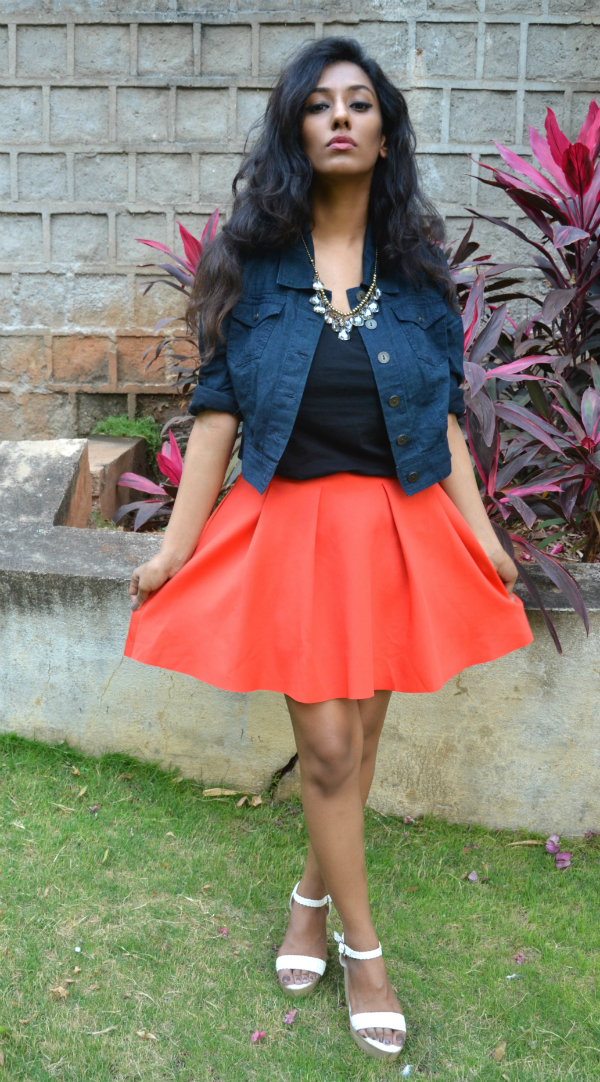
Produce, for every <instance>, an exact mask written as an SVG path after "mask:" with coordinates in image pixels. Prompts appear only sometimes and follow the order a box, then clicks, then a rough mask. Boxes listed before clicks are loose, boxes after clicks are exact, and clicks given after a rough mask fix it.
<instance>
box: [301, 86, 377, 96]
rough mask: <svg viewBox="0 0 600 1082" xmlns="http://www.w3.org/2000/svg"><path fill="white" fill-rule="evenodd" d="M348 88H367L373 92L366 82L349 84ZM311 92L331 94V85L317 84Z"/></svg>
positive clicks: (370, 92)
mask: <svg viewBox="0 0 600 1082" xmlns="http://www.w3.org/2000/svg"><path fill="white" fill-rule="evenodd" d="M346 90H366V91H368V93H369V94H372V93H373V91H372V90H371V87H370V86H366V85H365V84H364V83H355V84H354V86H347V87H346ZM311 94H331V87H330V86H315V87H313V89H312V90H311Z"/></svg>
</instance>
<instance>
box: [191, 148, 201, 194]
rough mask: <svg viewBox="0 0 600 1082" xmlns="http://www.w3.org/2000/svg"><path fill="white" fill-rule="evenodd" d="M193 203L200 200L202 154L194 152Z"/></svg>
mask: <svg viewBox="0 0 600 1082" xmlns="http://www.w3.org/2000/svg"><path fill="white" fill-rule="evenodd" d="M191 196H192V203H195V204H196V205H197V204H198V203H199V202H200V155H199V154H192V191H191Z"/></svg>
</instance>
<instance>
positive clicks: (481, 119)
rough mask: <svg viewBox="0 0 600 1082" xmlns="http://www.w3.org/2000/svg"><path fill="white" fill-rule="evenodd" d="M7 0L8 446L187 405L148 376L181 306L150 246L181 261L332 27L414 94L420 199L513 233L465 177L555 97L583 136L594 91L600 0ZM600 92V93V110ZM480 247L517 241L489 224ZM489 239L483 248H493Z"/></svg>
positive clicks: (500, 251)
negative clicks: (272, 98)
mask: <svg viewBox="0 0 600 1082" xmlns="http://www.w3.org/2000/svg"><path fill="white" fill-rule="evenodd" d="M263 5H264V0H206V2H205V3H204V4H202V3H199V2H197V0H154V2H153V0H147V2H146V3H143V2H138V3H133V2H128V0H119V2H118V3H117V0H77V2H75V0H57V2H55V3H52V4H50V3H48V2H44V3H41V4H40V3H39V0H1V6H0V437H4V438H8V439H19V438H52V437H59V436H63V437H70V436H76V435H85V434H87V432H89V430H90V428H91V427H92V426H93V424H94V423H95V421H96V420H97V419H99V418H100V417H101V416H104V415H106V414H107V413H114V412H125V411H128V412H129V413H130V415H132V416H133V415H135V414H136V412H137V413H145V412H149V411H150V412H154V413H155V415H156V416H157V417H159V418H160V417H163V418H164V417H165V416H166V415H167V414H168V413H169V412H179V410H180V409H181V403H180V402H179V399H178V395H177V394H175V392H174V389H173V387H172V385H171V384H170V382H169V377H168V375H167V373H166V372H165V369H164V367H163V368H162V369H161V368H160V367H155V368H154V369H150V371H149V372H144V370H143V363H142V354H143V353H144V350H145V348H146V347H147V345H148V343H149V341H150V339H151V337H152V330H153V327H154V325H155V322H156V320H157V319H158V318H159V317H160V316H162V315H164V314H167V313H168V314H171V313H172V312H174V311H176V310H177V304H178V301H179V298H178V296H177V294H175V293H173V292H172V291H171V290H167V289H165V288H162V289H161V287H155V288H154V289H153V290H152V291H151V292H150V294H149V295H148V296H146V297H144V296H143V295H142V287H143V286H144V285H145V284H146V283H147V280H148V275H149V274H150V273H151V272H149V271H146V270H142V269H140V268H139V267H138V266H137V264H139V263H141V262H144V261H145V260H146V259H147V258H151V257H150V256H149V255H148V253H149V251H150V250H149V249H144V248H142V246H140V245H139V244H136V241H135V238H136V237H140V236H141V237H150V238H152V239H155V240H160V241H163V242H165V243H167V244H169V245H170V246H173V247H175V248H178V238H177V230H176V221H181V222H183V224H184V225H185V226H186V227H187V228H189V229H191V231H192V232H194V233H198V232H199V231H200V230H201V228H202V226H203V224H204V222H205V221H206V219H207V216H208V215H209V213H210V212H211V211H212V210H213V209H214V207H215V206H216V205H217V204H218V205H219V206H220V207H221V209H222V213H223V214H224V216H226V214H227V210H228V207H229V205H230V201H231V180H232V177H233V174H234V173H235V169H236V164H237V162H238V161H239V158H240V154H241V152H242V150H243V146H244V141H245V139H246V135H247V133H248V130H249V128H250V126H251V124H252V123H253V121H254V120H255V119H256V118H257V117H258V116H260V114H261V113H262V111H263V109H264V106H265V102H266V100H267V97H268V92H269V88H270V87H271V86H272V83H273V80H274V77H275V75H276V74H277V71H278V70H279V68H280V66H281V64H282V63H283V62H284V61H285V59H286V57H288V56H289V54H290V53H291V52H292V51H293V50H294V49H296V48H297V47H298V46H299V45H301V44H302V43H303V42H305V41H307V40H311V39H314V38H315V37H317V38H318V37H321V36H322V35H324V34H348V35H352V36H355V37H357V38H358V39H359V40H360V41H362V42H363V43H364V44H365V45H366V46H367V48H368V49H369V50H370V51H371V52H372V53H373V55H374V56H375V57H376V58H377V59H378V60H379V61H380V63H381V64H382V65H383V66H384V68H386V70H387V71H388V72H389V73H390V75H392V77H393V78H394V80H395V81H396V82H397V84H398V85H399V86H400V87H401V88H402V89H403V90H405V91H406V92H407V95H408V100H409V106H410V109H411V113H412V117H413V121H414V124H415V127H416V130H417V135H418V140H419V148H418V149H419V163H420V167H421V171H422V175H423V180H424V185H425V188H426V191H427V193H428V194H429V195H430V197H431V198H432V199H433V200H434V201H435V202H436V203H437V205H438V206H439V207H440V209H441V210H442V211H443V213H444V214H445V216H446V218H447V223H448V235H449V237H450V238H455V237H458V236H460V235H461V233H462V231H463V229H464V228H465V226H466V223H467V221H468V215H467V214H466V212H465V206H475V207H479V208H483V209H484V210H485V211H486V212H490V213H496V214H498V215H499V216H501V217H504V218H506V219H508V220H510V221H512V222H513V223H515V224H523V223H522V222H521V221H520V220H519V215H518V213H517V212H516V208H512V204H509V203H508V201H507V200H503V199H500V198H499V197H498V195H497V194H496V193H494V192H493V191H491V189H489V188H486V187H484V186H483V185H479V184H478V183H477V181H476V180H475V179H473V178H472V177H471V176H470V174H471V173H474V172H476V171H477V168H478V166H477V164H473V163H472V162H471V161H470V159H469V158H468V156H467V155H468V154H471V155H472V156H473V158H474V159H475V163H477V162H479V161H482V162H486V161H491V160H493V159H494V154H495V148H494V146H493V142H492V140H493V139H496V140H498V141H501V142H505V143H507V144H508V145H509V146H511V147H513V148H514V149H516V150H517V151H518V152H521V153H522V152H525V153H527V151H528V149H529V148H528V145H527V143H526V139H527V126H528V125H529V124H531V123H533V124H534V125H535V126H536V127H540V126H541V125H542V124H543V118H544V115H545V109H546V106H548V105H550V106H552V108H554V109H555V111H556V113H557V115H558V118H559V121H560V122H561V123H562V124H563V125H564V127H565V129H566V130H567V132H568V133H570V134H571V135H574V134H576V132H577V131H578V128H579V125H580V124H581V122H582V119H583V116H584V115H585V112H586V109H587V105H588V103H589V101H590V99H591V98H592V97H594V96H596V97H599V95H600V75H599V69H598V57H599V56H600V0H411V2H403V0H395V2H394V3H391V2H390V0H371V2H370V3H369V2H368V0H367V2H366V3H364V2H362V3H358V0H321V2H319V0H291V2H290V0H287V2H286V3H283V2H282V0H272V5H271V7H268V8H265V7H264V6H263ZM599 100H600V97H599ZM478 237H479V238H480V239H482V240H485V243H486V249H487V250H492V251H493V252H494V254H495V255H496V256H497V257H498V258H500V259H504V258H511V257H516V256H518V255H519V241H518V240H516V239H513V238H511V237H510V235H509V234H508V233H506V232H505V231H501V230H497V229H496V230H494V231H492V229H491V227H490V228H489V229H488V227H486V226H481V225H479V226H478ZM488 239H489V247H488Z"/></svg>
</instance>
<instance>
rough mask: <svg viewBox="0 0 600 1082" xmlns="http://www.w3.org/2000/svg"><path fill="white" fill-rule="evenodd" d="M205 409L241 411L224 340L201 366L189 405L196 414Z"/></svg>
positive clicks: (229, 411)
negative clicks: (212, 355)
mask: <svg viewBox="0 0 600 1082" xmlns="http://www.w3.org/2000/svg"><path fill="white" fill-rule="evenodd" d="M228 323H229V320H227V321H226V331H227V329H228ZM203 410H218V411H219V412H220V413H239V412H240V407H239V404H238V401H237V398H236V397H235V391H234V389H233V384H232V382H231V376H230V374H229V368H228V367H227V345H226V344H225V343H223V342H219V344H218V346H217V349H216V351H215V355H214V357H212V358H211V360H210V361H209V362H208V363H207V364H206V365H203V366H202V367H201V368H200V371H199V373H198V385H197V387H196V389H195V390H194V393H193V395H192V401H191V402H190V405H189V407H188V412H189V413H191V414H193V415H194V416H196V415H197V414H198V413H202V411H203Z"/></svg>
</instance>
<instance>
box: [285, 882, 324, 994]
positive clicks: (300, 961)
mask: <svg viewBox="0 0 600 1082" xmlns="http://www.w3.org/2000/svg"><path fill="white" fill-rule="evenodd" d="M299 883H300V880H298V882H297V883H296V886H295V887H294V889H293V891H292V893H291V895H290V909H291V908H292V901H294V902H298V904H299V905H306V906H309V908H311V909H321V908H322V907H323V906H324V905H326V906H327V916H329V914H330V913H331V897H330V896H329V894H326V895H325V897H324V898H319V899H318V900H317V899H315V898H303V897H302V895H301V894H298V893H297V890H298V886H299ZM326 966H327V963H326V962H324V961H323V959H322V958H311V957H310V956H309V955H306V954H282V955H281V957H280V958H277V960H276V962H275V969H276V970H277V973H280V972H281V970H282V969H303V970H305V972H307V973H318V974H319V976H318V977H316V979H315V980H313V981H305V982H304V984H283V983H282V982H281V981H279V986H280V988H282V989H283V991H284V992H287V994H288V995H289V996H307V995H308V993H309V992H312V990H313V988H316V986H317V984H318V983H319V980H320V979H321V977H322V976H323V974H324V972H325V969H326Z"/></svg>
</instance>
